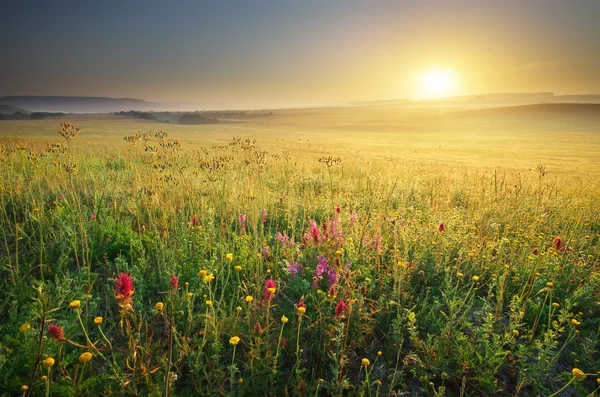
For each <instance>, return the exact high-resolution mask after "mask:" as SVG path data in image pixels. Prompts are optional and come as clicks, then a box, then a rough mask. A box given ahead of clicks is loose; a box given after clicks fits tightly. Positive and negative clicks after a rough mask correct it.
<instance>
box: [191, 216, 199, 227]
mask: <svg viewBox="0 0 600 397" xmlns="http://www.w3.org/2000/svg"><path fill="white" fill-rule="evenodd" d="M191 223H192V226H194V227H198V225H199V224H200V221H199V220H198V217H197V216H195V215H194V216H192V218H191Z"/></svg>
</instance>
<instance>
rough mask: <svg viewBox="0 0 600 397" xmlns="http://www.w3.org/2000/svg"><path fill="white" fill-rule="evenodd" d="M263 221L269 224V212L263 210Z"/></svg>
mask: <svg viewBox="0 0 600 397" xmlns="http://www.w3.org/2000/svg"><path fill="white" fill-rule="evenodd" d="M262 221H263V223H267V210H262Z"/></svg>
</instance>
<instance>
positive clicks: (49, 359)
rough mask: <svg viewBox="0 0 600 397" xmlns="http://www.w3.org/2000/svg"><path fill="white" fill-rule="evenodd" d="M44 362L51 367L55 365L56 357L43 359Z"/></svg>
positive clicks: (45, 365) (47, 366)
mask: <svg viewBox="0 0 600 397" xmlns="http://www.w3.org/2000/svg"><path fill="white" fill-rule="evenodd" d="M42 364H44V367H46V368H50V367H51V366H53V365H54V359H53V358H52V357H48V358H47V359H45V360H44V361H42Z"/></svg>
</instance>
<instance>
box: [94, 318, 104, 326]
mask: <svg viewBox="0 0 600 397" xmlns="http://www.w3.org/2000/svg"><path fill="white" fill-rule="evenodd" d="M94 324H96V325H100V324H102V317H96V318H95V319H94Z"/></svg>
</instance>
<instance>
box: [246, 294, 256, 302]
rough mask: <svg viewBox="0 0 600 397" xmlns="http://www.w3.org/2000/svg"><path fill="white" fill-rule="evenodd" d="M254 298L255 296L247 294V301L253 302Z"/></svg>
mask: <svg viewBox="0 0 600 397" xmlns="http://www.w3.org/2000/svg"><path fill="white" fill-rule="evenodd" d="M253 300H254V298H253V297H251V296H250V295H248V296H246V299H245V301H246V303H252V301H253Z"/></svg>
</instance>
